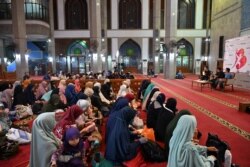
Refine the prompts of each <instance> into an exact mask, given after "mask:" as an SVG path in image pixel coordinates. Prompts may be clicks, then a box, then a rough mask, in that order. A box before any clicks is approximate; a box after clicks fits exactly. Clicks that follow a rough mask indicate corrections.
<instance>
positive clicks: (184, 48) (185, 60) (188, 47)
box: [176, 38, 194, 73]
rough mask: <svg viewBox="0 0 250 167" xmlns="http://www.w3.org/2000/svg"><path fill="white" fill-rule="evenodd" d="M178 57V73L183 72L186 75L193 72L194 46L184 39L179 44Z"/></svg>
mask: <svg viewBox="0 0 250 167" xmlns="http://www.w3.org/2000/svg"><path fill="white" fill-rule="evenodd" d="M177 52H178V56H177V58H176V62H177V64H176V68H177V69H176V71H178V70H181V71H182V72H184V73H189V72H192V71H193V56H194V55H193V46H192V44H191V43H190V42H188V41H187V40H186V39H184V38H182V39H181V40H179V41H178V42H177Z"/></svg>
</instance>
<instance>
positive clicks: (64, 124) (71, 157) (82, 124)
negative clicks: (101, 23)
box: [0, 79, 232, 167]
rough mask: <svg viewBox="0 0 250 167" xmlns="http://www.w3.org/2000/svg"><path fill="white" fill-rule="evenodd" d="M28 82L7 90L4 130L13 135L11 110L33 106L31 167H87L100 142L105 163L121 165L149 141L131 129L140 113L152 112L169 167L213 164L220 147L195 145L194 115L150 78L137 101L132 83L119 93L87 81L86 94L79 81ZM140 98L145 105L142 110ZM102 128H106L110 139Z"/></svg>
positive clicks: (1, 119)
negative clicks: (212, 153) (57, 82)
mask: <svg viewBox="0 0 250 167" xmlns="http://www.w3.org/2000/svg"><path fill="white" fill-rule="evenodd" d="M28 80H29V79H27V80H24V81H23V82H20V81H16V82H15V83H14V84H13V85H12V87H10V88H7V89H5V90H2V93H1V105H0V113H1V115H0V130H1V131H5V132H6V133H8V130H9V128H10V126H11V123H10V120H9V119H8V118H10V117H9V115H8V113H9V110H11V111H12V110H15V107H16V106H17V105H24V106H32V107H31V108H32V110H33V113H34V114H36V115H38V116H37V117H36V119H35V120H34V122H33V125H32V140H31V149H30V150H31V151H30V161H29V166H30V167H45V166H51V167H53V166H58V167H60V166H79V167H83V166H88V165H89V164H90V162H91V161H93V160H96V157H95V154H94V153H96V149H98V147H100V144H101V143H105V144H106V148H105V153H104V157H105V159H106V160H107V161H106V165H107V164H108V165H109V166H122V165H123V164H124V162H126V161H129V160H132V159H133V158H135V157H136V156H137V154H138V150H140V149H139V148H140V147H141V146H142V145H143V144H144V143H147V142H148V139H147V138H146V137H144V136H142V135H141V134H140V131H138V130H137V129H136V128H138V127H136V128H131V126H132V127H135V124H136V123H134V121H135V118H136V117H140V112H146V113H147V119H146V126H147V128H152V129H153V130H154V134H155V139H156V141H157V142H162V143H164V145H165V148H164V149H165V152H166V161H167V162H168V166H171V167H179V166H214V161H215V160H216V157H215V156H212V155H211V156H207V155H206V151H207V150H209V151H217V149H216V148H214V147H206V146H200V145H198V144H197V140H195V141H196V142H193V141H194V140H193V139H194V138H193V136H194V134H195V131H196V128H197V122H196V119H195V116H194V115H192V113H191V112H189V111H187V110H180V111H178V110H177V108H176V106H177V100H176V99H175V98H173V97H169V98H166V95H165V94H164V93H162V92H161V91H160V89H159V88H158V87H157V86H155V85H154V84H153V83H151V81H150V80H143V81H142V83H141V86H140V89H139V90H138V93H137V97H135V96H134V90H133V89H132V88H131V87H130V80H129V79H127V80H124V81H123V83H122V85H121V86H120V90H119V92H118V93H117V94H115V93H114V92H113V90H112V85H111V83H110V80H109V79H106V80H105V81H104V84H100V83H98V82H95V83H94V82H87V83H86V84H85V89H84V90H83V89H82V88H81V86H80V84H79V79H75V81H74V83H69V84H68V85H67V84H66V81H65V80H61V81H60V82H59V85H58V86H56V87H55V86H51V85H49V84H48V82H47V81H42V82H41V83H40V84H39V85H33V84H32V83H31V82H30V81H28ZM12 97H13V100H12ZM135 99H136V100H138V101H140V104H141V110H140V111H139V110H138V103H137V102H136V101H135ZM1 106H2V107H1ZM35 110H36V111H35ZM11 111H10V112H11ZM2 113H5V114H2ZM103 117H107V123H106V125H102V122H104V121H103V119H104V118H103ZM12 119H13V118H12ZM100 126H105V128H106V134H105V135H104V134H102V131H100ZM140 128H142V127H140ZM99 158H100V157H99ZM180 158H181V159H180ZM231 158H232V157H231V154H230V151H227V152H226V154H225V163H224V166H225V167H229V166H230V164H231ZM98 163H99V160H98Z"/></svg>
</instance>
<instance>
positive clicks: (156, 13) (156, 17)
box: [153, 0, 161, 74]
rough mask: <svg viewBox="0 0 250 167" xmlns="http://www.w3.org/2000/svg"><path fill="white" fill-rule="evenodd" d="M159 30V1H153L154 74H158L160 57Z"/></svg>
mask: <svg viewBox="0 0 250 167" xmlns="http://www.w3.org/2000/svg"><path fill="white" fill-rule="evenodd" d="M160 29H161V0H153V31H154V33H153V34H154V38H153V46H154V50H153V54H154V56H153V60H154V71H155V73H156V74H158V73H159V72H160V69H159V66H160V64H159V57H160V52H159V51H160Z"/></svg>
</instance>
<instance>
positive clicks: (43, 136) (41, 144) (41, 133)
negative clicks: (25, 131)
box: [29, 112, 61, 167]
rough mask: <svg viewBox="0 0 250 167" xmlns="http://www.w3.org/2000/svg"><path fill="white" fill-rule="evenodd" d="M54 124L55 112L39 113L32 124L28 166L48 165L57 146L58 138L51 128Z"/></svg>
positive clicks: (43, 166) (58, 143)
mask: <svg viewBox="0 0 250 167" xmlns="http://www.w3.org/2000/svg"><path fill="white" fill-rule="evenodd" d="M55 125H56V121H55V113H53V112H50V113H43V114H40V115H39V116H38V117H37V118H36V119H35V120H34V122H33V125H32V140H31V151H30V163H29V166H30V167H49V166H50V161H51V156H52V154H53V153H54V152H55V151H56V150H57V149H58V148H59V145H60V144H61V142H60V140H58V139H57V138H56V136H55V135H54V134H53V132H52V130H53V128H54V126H55Z"/></svg>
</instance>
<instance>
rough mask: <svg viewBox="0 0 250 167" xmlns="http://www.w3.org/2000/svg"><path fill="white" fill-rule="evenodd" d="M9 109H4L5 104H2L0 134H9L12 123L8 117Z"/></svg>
mask: <svg viewBox="0 0 250 167" xmlns="http://www.w3.org/2000/svg"><path fill="white" fill-rule="evenodd" d="M8 112H9V110H8V108H5V107H4V104H3V103H1V102H0V132H4V133H7V132H8V130H9V129H10V126H11V123H12V122H11V121H10V119H9V116H8Z"/></svg>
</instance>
